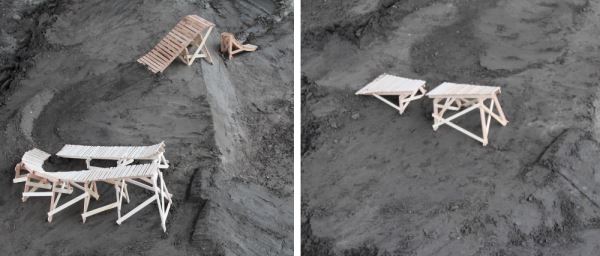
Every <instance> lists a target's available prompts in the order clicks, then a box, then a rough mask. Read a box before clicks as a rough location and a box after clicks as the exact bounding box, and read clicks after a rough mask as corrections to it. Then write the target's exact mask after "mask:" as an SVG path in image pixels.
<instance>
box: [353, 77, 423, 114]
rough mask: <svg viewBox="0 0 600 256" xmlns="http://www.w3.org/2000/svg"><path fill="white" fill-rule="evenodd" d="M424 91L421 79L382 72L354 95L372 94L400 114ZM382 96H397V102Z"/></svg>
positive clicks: (420, 96) (421, 95)
mask: <svg viewBox="0 0 600 256" xmlns="http://www.w3.org/2000/svg"><path fill="white" fill-rule="evenodd" d="M426 92H427V91H426V90H425V81H423V80H414V79H408V78H404V77H398V76H393V75H388V74H385V73H384V74H382V75H380V76H379V77H377V78H375V80H373V81H372V82H370V83H368V84H367V85H365V86H364V87H363V88H362V89H360V90H358V91H357V92H356V95H371V96H374V97H375V98H377V99H379V100H381V101H383V102H384V103H385V104H388V105H389V106H391V107H393V108H395V109H397V110H398V112H400V114H401V115H402V114H403V113H404V111H405V110H406V107H408V104H409V103H410V102H411V101H413V100H417V99H420V98H422V97H423V96H424V95H425V93H426ZM383 96H397V97H398V104H395V103H393V102H391V101H389V100H387V99H386V98H384V97H383Z"/></svg>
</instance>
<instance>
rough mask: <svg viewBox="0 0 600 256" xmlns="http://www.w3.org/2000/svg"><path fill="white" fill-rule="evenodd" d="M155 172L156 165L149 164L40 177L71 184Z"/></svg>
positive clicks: (146, 175) (51, 174)
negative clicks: (70, 182)
mask: <svg viewBox="0 0 600 256" xmlns="http://www.w3.org/2000/svg"><path fill="white" fill-rule="evenodd" d="M157 172H158V165H157V164H156V163H151V164H137V165H126V166H116V167H110V168H95V169H92V170H82V171H68V172H46V173H45V174H42V175H44V176H47V178H49V179H55V180H63V181H73V182H92V181H106V180H118V179H125V178H141V177H152V176H153V175H155V174H157Z"/></svg>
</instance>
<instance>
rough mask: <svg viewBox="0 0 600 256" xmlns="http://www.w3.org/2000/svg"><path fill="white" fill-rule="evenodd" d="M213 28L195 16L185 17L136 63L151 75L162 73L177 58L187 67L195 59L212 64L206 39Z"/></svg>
mask: <svg viewBox="0 0 600 256" xmlns="http://www.w3.org/2000/svg"><path fill="white" fill-rule="evenodd" d="M214 26H215V24H213V23H211V22H209V21H207V20H205V19H203V18H201V17H199V16H197V15H188V16H185V17H183V19H181V21H179V23H177V25H175V27H174V28H173V29H172V30H171V31H169V33H167V35H166V36H165V37H164V38H163V39H162V40H160V42H158V44H157V45H156V46H155V47H154V48H153V49H152V50H150V52H148V53H147V54H146V55H144V56H142V57H141V58H139V59H138V60H137V61H138V62H139V63H141V64H143V65H146V66H147V67H148V69H149V70H150V71H152V73H158V72H163V71H164V70H165V69H166V68H167V67H168V66H169V65H170V64H171V63H172V62H173V61H174V60H175V58H177V57H179V59H180V60H181V61H183V63H185V64H187V65H188V66H189V65H192V63H193V62H194V60H195V59H196V58H206V60H207V61H208V62H209V63H211V64H212V57H211V56H210V52H209V51H208V48H206V39H207V38H208V36H209V35H210V32H211V31H212V29H213V28H214ZM188 47H189V49H188Z"/></svg>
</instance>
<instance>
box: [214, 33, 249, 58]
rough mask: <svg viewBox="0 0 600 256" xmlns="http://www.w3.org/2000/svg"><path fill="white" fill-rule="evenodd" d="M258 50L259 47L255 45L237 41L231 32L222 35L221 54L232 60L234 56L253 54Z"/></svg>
mask: <svg viewBox="0 0 600 256" xmlns="http://www.w3.org/2000/svg"><path fill="white" fill-rule="evenodd" d="M256 49H258V46H256V45H253V44H242V43H240V41H238V40H237V39H235V36H234V35H233V34H232V33H229V32H223V33H221V52H222V53H226V54H228V56H229V59H230V60H231V59H232V58H233V55H234V54H238V53H240V52H253V51H256Z"/></svg>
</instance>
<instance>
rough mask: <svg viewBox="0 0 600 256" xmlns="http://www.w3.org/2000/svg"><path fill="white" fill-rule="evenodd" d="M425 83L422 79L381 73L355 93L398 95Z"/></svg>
mask: <svg viewBox="0 0 600 256" xmlns="http://www.w3.org/2000/svg"><path fill="white" fill-rule="evenodd" d="M424 85H425V81H423V80H415V79H409V78H404V77H399V76H394V75H389V74H382V75H380V76H379V77H377V78H375V80H373V81H372V82H370V83H368V84H367V85H365V87H363V88H362V89H360V90H358V91H357V92H356V95H373V94H377V95H399V94H411V93H413V92H415V91H417V90H419V88H421V87H422V86H424Z"/></svg>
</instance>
